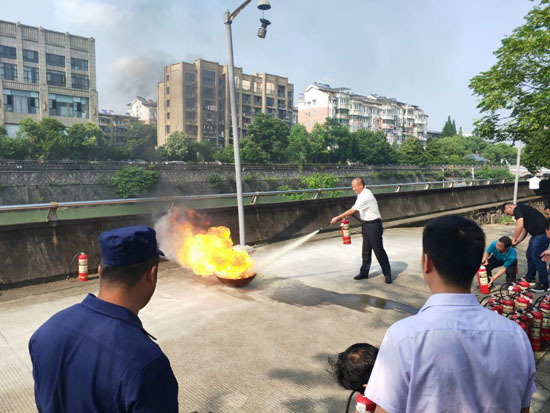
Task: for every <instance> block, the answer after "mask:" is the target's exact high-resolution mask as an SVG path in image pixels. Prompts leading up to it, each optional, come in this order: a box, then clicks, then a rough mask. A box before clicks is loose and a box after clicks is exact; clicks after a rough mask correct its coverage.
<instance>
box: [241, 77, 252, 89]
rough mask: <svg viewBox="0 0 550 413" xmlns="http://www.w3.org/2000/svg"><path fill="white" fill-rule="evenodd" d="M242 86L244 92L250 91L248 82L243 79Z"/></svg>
mask: <svg viewBox="0 0 550 413" xmlns="http://www.w3.org/2000/svg"><path fill="white" fill-rule="evenodd" d="M242 86H243V90H244V91H248V90H250V80H245V79H243V83H242Z"/></svg>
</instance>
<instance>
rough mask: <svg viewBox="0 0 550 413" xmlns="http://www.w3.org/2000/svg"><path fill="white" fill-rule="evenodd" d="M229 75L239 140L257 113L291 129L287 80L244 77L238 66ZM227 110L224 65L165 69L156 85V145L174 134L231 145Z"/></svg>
mask: <svg viewBox="0 0 550 413" xmlns="http://www.w3.org/2000/svg"><path fill="white" fill-rule="evenodd" d="M234 72H235V73H234V74H235V97H236V102H237V105H236V106H237V121H238V127H239V136H246V133H247V127H248V125H249V124H250V123H251V122H252V120H253V119H254V116H255V115H256V114H258V113H267V114H270V115H272V116H275V117H278V118H279V119H282V120H284V121H285V122H288V124H289V125H292V110H293V96H294V85H293V84H292V83H289V82H288V79H287V78H286V77H281V76H276V75H271V74H268V73H256V74H246V73H243V71H242V69H241V68H238V67H236V68H235V70H234ZM230 107H231V106H230V103H229V76H228V67H227V65H224V66H222V65H220V64H218V63H216V62H210V61H207V60H203V59H197V60H195V61H194V62H193V63H186V62H179V63H176V64H172V65H168V66H166V67H165V68H164V77H163V80H162V81H161V82H159V83H158V118H157V136H158V138H157V139H158V145H159V146H161V145H163V144H164V143H165V142H166V140H167V139H168V137H169V136H170V134H171V133H174V132H178V131H180V132H185V134H186V135H187V137H188V138H190V139H196V140H198V141H208V142H210V143H211V144H212V145H213V146H215V147H218V148H222V147H224V146H225V145H227V144H232V143H233V132H232V129H231V110H230Z"/></svg>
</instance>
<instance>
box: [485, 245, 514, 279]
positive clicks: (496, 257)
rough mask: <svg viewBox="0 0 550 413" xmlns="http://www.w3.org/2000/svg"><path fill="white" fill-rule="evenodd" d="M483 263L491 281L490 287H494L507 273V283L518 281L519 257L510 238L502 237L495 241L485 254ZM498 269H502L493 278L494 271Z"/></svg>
mask: <svg viewBox="0 0 550 413" xmlns="http://www.w3.org/2000/svg"><path fill="white" fill-rule="evenodd" d="M481 263H482V264H483V265H484V266H485V268H486V269H487V276H488V277H489V279H490V281H489V287H492V286H493V284H494V282H495V281H496V280H497V279H498V278H500V277H501V276H502V275H503V274H504V273H506V282H507V283H511V282H514V281H515V280H516V268H517V265H518V257H517V254H516V250H515V249H514V247H512V240H511V239H510V237H500V238H499V239H498V240H496V241H493V242H492V243H491V245H489V247H487V249H486V250H485V252H484V253H483V259H482V260H481ZM497 267H502V268H500V269H499V270H498V271H497V272H496V274H495V275H494V276H493V275H492V271H493V270H494V269H495V268H497Z"/></svg>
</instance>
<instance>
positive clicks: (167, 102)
mask: <svg viewBox="0 0 550 413" xmlns="http://www.w3.org/2000/svg"><path fill="white" fill-rule="evenodd" d="M166 107H167V108H169V107H170V99H166Z"/></svg>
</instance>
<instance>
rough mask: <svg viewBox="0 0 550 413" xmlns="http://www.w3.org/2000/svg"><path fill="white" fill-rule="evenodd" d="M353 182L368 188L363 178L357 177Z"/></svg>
mask: <svg viewBox="0 0 550 413" xmlns="http://www.w3.org/2000/svg"><path fill="white" fill-rule="evenodd" d="M353 180H354V181H359V182H361V185H363V186H367V184H366V183H365V180H364V179H363V178H361V177H360V176H356V177H355V178H353Z"/></svg>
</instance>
